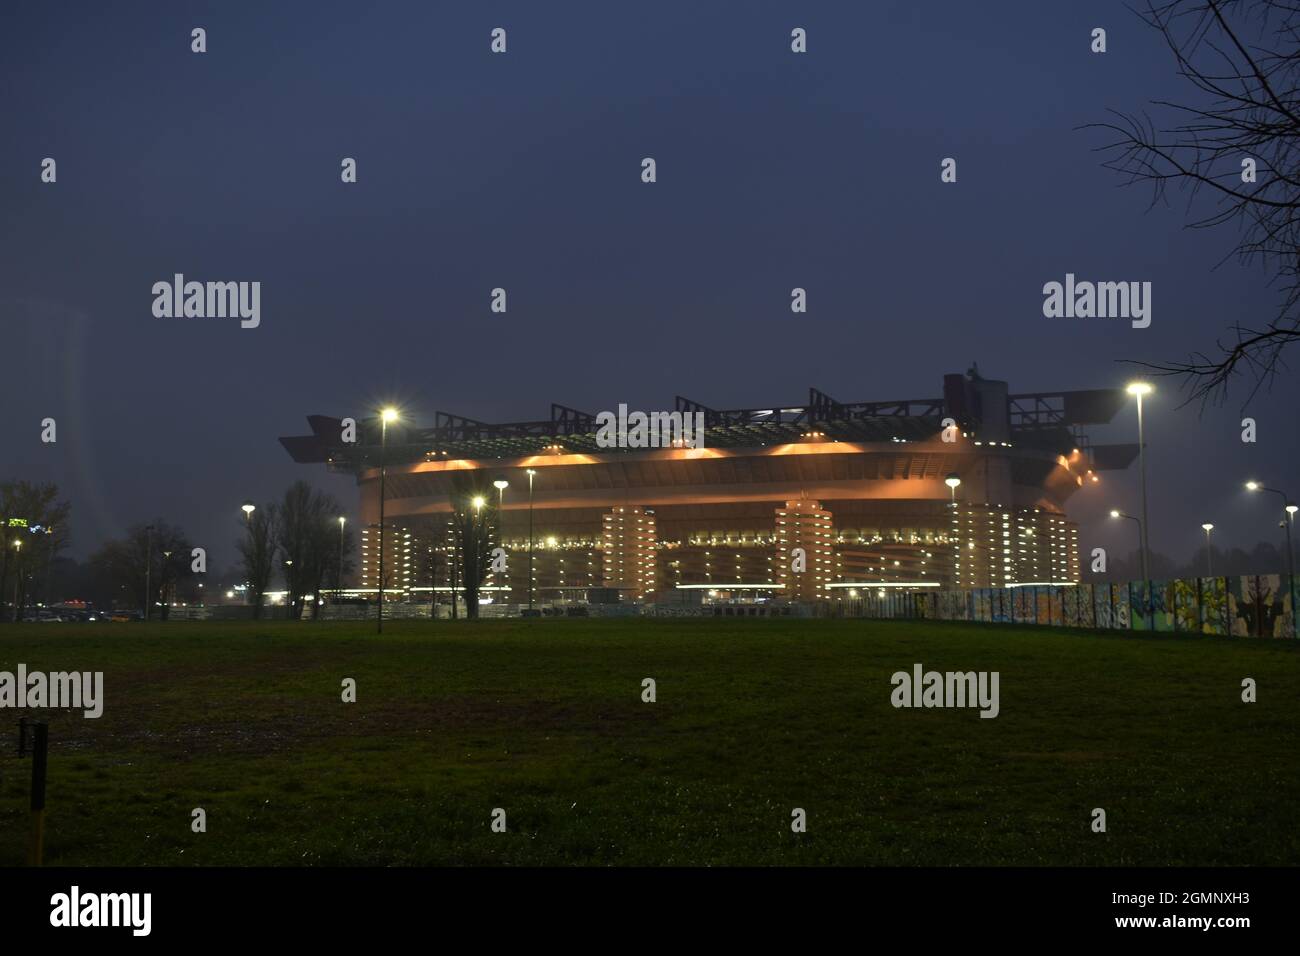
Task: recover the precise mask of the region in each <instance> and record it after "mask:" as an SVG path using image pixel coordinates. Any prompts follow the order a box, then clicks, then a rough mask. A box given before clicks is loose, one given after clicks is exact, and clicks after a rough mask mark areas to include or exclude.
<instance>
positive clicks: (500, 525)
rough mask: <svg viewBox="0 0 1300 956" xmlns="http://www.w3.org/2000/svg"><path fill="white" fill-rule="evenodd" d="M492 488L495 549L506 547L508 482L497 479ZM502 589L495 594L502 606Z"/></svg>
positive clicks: (500, 586) (499, 587)
mask: <svg viewBox="0 0 1300 956" xmlns="http://www.w3.org/2000/svg"><path fill="white" fill-rule="evenodd" d="M492 486H493V487H494V488H496V490H497V547H498V548H504V547H505V546H506V536H505V522H506V511H505V508H506V489H507V488H509V487H510V482H508V481H506V480H505V479H504V478H498V479H497V480H496V481H494V482H492ZM506 573H507V575H508V574H509V572H506ZM503 587H504V585H499V586H498V589H497V594H500V595H501V598H502V604H504V603H505V595H504V594H501V590H502V588H503Z"/></svg>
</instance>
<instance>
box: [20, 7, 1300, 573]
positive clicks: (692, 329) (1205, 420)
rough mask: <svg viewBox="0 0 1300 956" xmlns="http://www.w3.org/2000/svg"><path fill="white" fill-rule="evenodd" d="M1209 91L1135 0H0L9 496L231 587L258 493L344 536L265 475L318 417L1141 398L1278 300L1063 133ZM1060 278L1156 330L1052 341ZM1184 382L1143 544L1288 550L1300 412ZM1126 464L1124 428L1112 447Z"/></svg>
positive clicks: (1119, 538) (1085, 540) (1154, 452)
mask: <svg viewBox="0 0 1300 956" xmlns="http://www.w3.org/2000/svg"><path fill="white" fill-rule="evenodd" d="M195 26H202V27H204V28H206V29H207V31H208V52H207V53H206V54H204V55H196V54H193V53H191V52H190V30H191V29H192V28H193V27H195ZM497 26H502V27H505V28H506V29H507V30H508V36H509V52H508V53H507V54H505V55H504V56H499V55H493V54H491V53H490V52H489V49H488V44H489V33H490V31H491V29H492V28H493V27H497ZM795 26H802V27H804V28H806V29H807V30H808V36H809V53H808V54H807V55H803V56H798V55H795V54H793V53H791V52H790V49H789V33H790V30H791V28H792V27H795ZM1095 26H1103V27H1105V28H1106V29H1107V30H1108V35H1109V52H1107V53H1106V54H1104V55H1094V54H1092V53H1090V52H1089V33H1090V30H1091V29H1092V28H1093V27H1095ZM1188 95H1189V94H1188V91H1187V90H1186V89H1185V87H1184V86H1183V85H1182V84H1181V83H1180V81H1178V80H1177V78H1176V77H1175V76H1174V71H1173V67H1172V65H1171V61H1170V57H1169V55H1168V53H1167V51H1166V50H1165V49H1164V47H1163V46H1162V45H1161V43H1160V41H1159V38H1158V37H1156V36H1155V35H1154V34H1153V33H1152V32H1151V31H1150V30H1149V29H1148V28H1146V27H1145V26H1144V25H1143V24H1142V23H1140V21H1139V20H1138V19H1137V18H1136V17H1135V16H1134V15H1133V14H1132V13H1131V12H1129V11H1128V10H1126V9H1125V8H1124V6H1123V5H1122V4H1121V3H1119V2H1098V3H1090V4H1086V5H1083V4H1063V3H1042V2H1041V0H1039V2H1000V3H997V4H992V5H985V4H971V3H967V2H952V3H915V2H896V3H872V4H847V3H845V4H798V3H758V2H756V3H744V4H739V3H731V4H713V3H704V4H702V3H698V2H695V3H685V2H683V3H656V4H653V5H631V4H610V3H573V2H566V3H553V4H542V3H536V2H529V3H518V4H505V3H462V4H432V3H391V2H380V3H373V4H370V3H360V4H352V3H349V4H327V3H311V4H290V3H275V4H261V3H213V4H185V3H175V2H168V3H131V4H119V5H114V6H111V7H110V6H107V5H100V4H90V3H84V4H61V3H50V4H41V5H39V6H35V5H23V7H22V9H19V8H18V7H17V6H16V5H7V6H6V8H5V9H4V11H3V12H2V13H0V129H3V133H4V135H3V136H0V323H2V325H3V338H2V339H0V341H3V343H4V346H3V347H4V351H5V353H6V359H5V362H4V366H3V368H4V370H3V377H2V378H0V381H3V409H4V412H3V419H2V420H0V449H3V451H2V452H0V455H2V456H3V458H2V459H0V475H3V476H4V477H25V478H31V479H38V480H50V481H56V482H58V483H59V485H60V486H61V487H62V488H63V489H64V491H65V493H66V495H67V496H68V497H69V498H70V500H71V501H72V503H73V507H74V516H75V519H76V520H75V524H76V529H75V540H74V545H73V549H72V551H73V553H74V554H76V555H84V554H86V553H88V552H89V551H91V550H93V549H94V548H95V547H97V546H98V545H99V543H100V542H101V541H102V540H103V539H104V538H105V537H106V536H112V535H116V534H119V533H120V532H121V531H122V529H123V528H124V527H125V525H127V524H129V523H130V522H133V521H137V520H141V519H145V518H149V517H153V516H155V515H162V516H165V517H168V518H169V519H172V520H175V521H177V522H179V523H180V524H181V525H182V526H184V527H185V528H186V529H188V530H189V531H190V533H191V535H192V537H194V539H195V541H196V543H198V544H203V545H206V546H207V547H208V548H209V550H210V552H211V553H212V555H213V557H214V558H215V559H216V560H217V561H218V562H220V563H224V562H226V561H228V560H229V559H230V558H231V556H232V555H233V547H232V542H233V540H234V538H235V536H236V534H237V533H238V520H239V517H240V514H239V511H238V506H239V504H240V502H242V501H243V500H244V499H245V498H247V497H253V498H255V499H256V500H258V501H264V500H266V499H268V498H269V497H271V496H273V495H276V494H278V493H279V492H280V491H281V490H282V489H283V487H284V486H285V485H286V484H287V483H288V482H289V481H291V480H292V479H294V478H296V477H309V478H311V479H313V480H314V481H316V482H317V483H319V484H322V485H323V486H325V487H327V488H329V489H331V490H333V491H334V492H335V493H336V494H338V495H339V496H340V497H341V498H342V500H344V501H345V502H346V503H347V504H348V505H349V507H352V506H354V505H355V492H354V490H353V488H352V485H351V482H350V481H349V480H347V479H345V478H339V477H329V476H327V475H325V474H324V473H323V472H322V471H321V470H319V469H310V468H303V467H300V466H296V465H294V464H293V463H292V462H291V461H290V460H289V459H288V457H287V455H285V453H284V452H283V451H282V449H281V448H280V446H279V444H278V443H277V441H276V438H277V436H279V435H285V434H296V433H301V432H303V431H305V430H306V428H305V422H304V416H305V415H307V414H309V413H315V412H319V413H324V414H333V415H347V414H352V415H357V416H360V415H361V414H364V413H365V410H366V409H367V408H369V407H373V406H374V405H375V404H376V403H380V402H387V401H390V400H396V401H398V402H400V403H401V404H403V405H404V406H405V407H406V408H407V409H408V410H409V411H410V413H411V414H412V415H413V416H414V417H415V418H416V419H417V420H420V421H422V422H423V421H427V420H428V419H430V418H431V416H432V413H433V410H434V409H444V410H447V411H453V412H457V413H460V414H464V415H468V416H471V417H474V418H480V419H486V420H492V419H526V418H527V419H531V418H545V417H546V416H547V414H548V412H549V403H550V402H551V401H558V402H561V403H564V404H568V405H573V406H576V407H579V408H584V409H587V410H590V411H593V412H594V411H600V410H602V409H612V408H615V407H617V405H618V403H620V402H627V403H628V404H629V405H630V406H631V407H634V408H646V409H653V408H670V407H671V403H672V399H673V396H674V395H675V394H678V393H681V394H685V395H688V396H690V397H692V398H696V399H697V400H700V401H704V402H706V403H708V404H711V405H715V406H718V407H731V406H742V405H765V404H768V403H786V404H801V403H802V402H803V401H804V400H805V399H806V395H807V388H808V386H809V385H816V386H817V387H819V388H821V389H823V390H825V391H827V392H829V393H830V394H832V395H834V396H836V397H837V398H839V399H841V400H844V401H855V400H857V401H861V400H869V399H888V398H921V397H931V396H938V395H939V394H940V392H941V377H942V375H943V373H945V372H959V371H964V370H965V369H966V368H967V367H969V365H970V363H971V362H972V361H978V362H979V365H980V369H981V371H982V372H983V373H984V374H985V375H986V376H987V377H993V378H1004V379H1007V380H1008V381H1009V382H1010V383H1011V388H1012V391H1020V392H1024V391H1039V390H1051V389H1070V388H1088V387H1097V386H1104V385H1111V384H1118V383H1122V382H1123V381H1125V380H1127V379H1128V378H1129V377H1131V375H1132V372H1131V371H1129V370H1127V369H1126V368H1125V367H1124V366H1121V365H1119V364H1117V363H1116V360H1117V359H1120V358H1133V359H1150V360H1158V359H1175V358H1182V357H1184V356H1185V355H1186V352H1187V351H1188V349H1190V348H1192V347H1202V348H1206V349H1208V348H1210V347H1211V346H1212V345H1213V341H1214V339H1215V338H1216V337H1217V336H1219V335H1220V334H1221V333H1222V330H1223V329H1225V328H1226V327H1227V326H1228V324H1229V323H1231V322H1233V321H1236V320H1241V321H1244V322H1256V323H1261V322H1263V321H1265V320H1267V318H1269V317H1271V316H1272V314H1273V309H1274V307H1275V303H1276V295H1275V293H1274V292H1273V291H1272V290H1271V289H1269V288H1268V286H1267V276H1266V275H1265V274H1264V273H1262V272H1261V271H1259V270H1258V269H1250V270H1248V269H1244V268H1242V267H1240V266H1238V265H1237V264H1236V263H1235V261H1234V262H1229V263H1228V264H1226V265H1223V266H1221V267H1220V268H1218V269H1217V270H1215V271H1212V269H1213V267H1214V266H1215V264H1216V263H1217V262H1218V261H1219V260H1220V259H1221V258H1222V257H1223V256H1224V254H1225V253H1226V252H1228V251H1229V250H1230V249H1231V247H1232V245H1233V240H1234V235H1233V234H1232V233H1230V232H1229V231H1225V230H1218V231H1209V232H1206V231H1200V232H1195V231H1190V230H1186V229H1184V228H1183V225H1184V222H1185V221H1186V218H1187V217H1186V211H1185V209H1184V208H1183V207H1182V206H1181V205H1180V204H1179V203H1178V201H1177V199H1178V197H1175V202H1174V204H1173V205H1172V207H1171V208H1158V209H1156V210H1154V211H1152V212H1150V213H1147V212H1146V211H1145V210H1146V206H1147V201H1148V198H1149V194H1148V193H1147V192H1146V191H1145V190H1144V189H1142V188H1140V187H1134V188H1127V189H1125V188H1121V187H1120V186H1119V185H1118V179H1117V177H1116V176H1115V175H1114V174H1112V173H1110V172H1107V171H1106V170H1104V169H1102V168H1101V167H1100V157H1099V156H1098V155H1097V154H1095V153H1093V152H1091V149H1092V148H1093V147H1095V146H1097V145H1099V144H1100V143H1101V142H1102V140H1103V136H1102V135H1101V134H1099V133H1096V132H1087V131H1078V130H1076V129H1075V127H1076V126H1078V125H1080V124H1083V123H1087V122H1091V121H1100V120H1104V119H1105V118H1106V116H1107V113H1106V110H1107V109H1108V108H1118V109H1138V108H1142V107H1143V106H1144V105H1145V104H1146V102H1147V101H1149V100H1152V99H1157V98H1161V97H1175V98H1179V99H1185V98H1187V96H1188ZM46 156H50V157H54V158H55V159H56V160H57V162H58V183H57V184H56V185H52V186H51V185H43V184H42V183H41V182H40V181H39V172H40V162H41V160H42V159H43V158H44V157H46ZM344 156H351V157H356V159H357V160H358V163H359V180H360V181H359V183H357V184H356V185H351V186H345V185H343V184H342V183H341V182H340V181H339V163H340V160H341V159H342V157H344ZM645 156H653V157H655V159H656V160H657V162H658V175H659V182H658V183H656V184H654V185H651V186H647V185H643V184H642V183H641V182H640V161H641V159H642V157H645ZM946 156H952V157H955V158H956V159H957V161H958V182H957V184H956V185H943V184H941V183H940V181H939V162H940V160H941V159H942V158H943V157H946ZM175 272H182V273H184V274H185V275H186V276H187V277H189V278H193V279H199V280H247V281H252V280H257V281H260V282H261V283H262V319H261V326H260V327H259V328H257V329H252V330H244V329H241V328H239V324H238V322H237V321H236V320H220V319H158V318H154V316H153V315H152V313H151V304H152V295H151V293H150V288H151V286H152V284H153V283H154V282H156V281H159V280H169V279H170V277H171V276H172V274H173V273H175ZM1066 272H1074V273H1076V274H1077V275H1078V276H1079V277H1080V278H1090V279H1094V280H1146V281H1151V282H1152V283H1153V284H1154V292H1153V301H1154V320H1153V323H1152V325H1151V327H1150V328H1149V329H1146V330H1134V329H1131V328H1129V327H1128V324H1127V323H1125V322H1116V321H1106V320H1095V319H1094V320H1050V319H1046V318H1044V317H1043V314H1042V293H1041V289H1042V286H1043V283H1045V282H1048V281H1052V280H1057V281H1060V280H1062V279H1063V278H1064V276H1065V273H1066ZM496 286H503V287H505V288H506V289H507V290H508V294H509V311H508V313H507V314H505V315H494V314H492V313H491V312H489V310H488V302H489V292H490V290H491V289H492V288H493V287H496ZM794 286H802V287H804V288H806V289H807V290H808V295H809V312H808V314H807V315H806V316H796V315H793V314H792V313H791V312H790V309H789V296H790V289H791V288H792V287H794ZM1158 387H1159V388H1160V389H1161V391H1160V392H1158V394H1157V395H1155V396H1153V397H1152V398H1151V399H1150V400H1149V403H1148V406H1147V407H1148V409H1149V421H1150V433H1149V442H1150V448H1151V457H1150V467H1151V476H1152V481H1153V488H1154V491H1153V494H1152V501H1151V510H1152V522H1153V533H1152V547H1153V548H1154V549H1155V550H1158V551H1164V552H1167V553H1171V554H1173V555H1175V556H1177V557H1179V558H1182V557H1185V556H1187V555H1189V554H1190V553H1192V552H1193V551H1194V549H1195V548H1196V547H1197V546H1198V544H1199V542H1200V540H1201V539H1200V535H1201V532H1200V528H1199V526H1200V524H1201V522H1202V521H1206V520H1210V521H1213V522H1214V523H1215V524H1216V525H1218V526H1219V527H1220V529H1221V536H1220V537H1219V541H1220V542H1221V543H1222V544H1225V545H1229V544H1242V545H1247V546H1249V545H1252V544H1253V543H1254V542H1255V541H1257V540H1259V539H1260V538H1261V537H1267V538H1268V539H1269V540H1274V539H1275V538H1276V536H1277V531H1276V517H1275V516H1274V514H1273V510H1272V509H1271V508H1270V507H1266V506H1265V504H1264V502H1263V501H1261V500H1258V499H1253V498H1249V497H1247V495H1246V494H1245V493H1244V492H1241V491H1239V490H1238V489H1239V488H1240V483H1241V481H1242V480H1244V479H1245V478H1247V477H1250V476H1252V475H1255V476H1260V477H1262V478H1264V479H1266V480H1270V481H1272V482H1276V483H1279V484H1283V485H1284V486H1285V484H1286V483H1287V482H1290V483H1291V484H1292V485H1293V486H1295V485H1296V484H1297V483H1298V482H1297V480H1296V478H1295V477H1294V476H1295V473H1296V470H1297V468H1296V466H1297V463H1300V453H1298V450H1297V443H1296V428H1295V425H1294V422H1293V416H1294V413H1295V409H1296V407H1297V402H1296V398H1297V386H1296V385H1295V383H1294V382H1293V381H1288V382H1285V383H1282V384H1280V385H1278V386H1275V387H1274V389H1273V391H1272V393H1271V394H1268V395H1264V396H1261V397H1260V398H1258V399H1257V400H1256V401H1255V402H1253V403H1252V405H1251V407H1250V408H1249V409H1248V413H1249V414H1251V415H1253V416H1254V417H1255V418H1256V419H1257V420H1258V422H1259V427H1260V440H1259V443H1258V444H1256V445H1253V446H1243V444H1242V443H1241V441H1240V439H1239V428H1238V426H1237V422H1238V421H1239V420H1240V417H1241V411H1240V403H1241V401H1242V400H1244V397H1245V394H1246V389H1245V388H1240V389H1239V390H1238V391H1237V392H1235V393H1234V395H1233V396H1232V401H1230V402H1229V404H1228V405H1227V406H1226V407H1224V408H1222V409H1215V410H1211V411H1209V412H1207V413H1205V414H1204V415H1201V416H1199V417H1198V410H1197V409H1196V408H1184V409H1181V410H1178V409H1176V405H1177V404H1178V401H1179V398H1178V396H1177V394H1176V392H1175V390H1174V389H1173V387H1172V386H1171V385H1169V384H1160V385H1158ZM47 416H49V417H54V418H56V419H57V421H58V428H59V441H58V443H57V444H56V445H53V446H50V445H42V444H41V443H40V441H39V423H40V420H41V419H42V418H44V417H47ZM1135 435H1136V426H1135V421H1134V416H1133V414H1132V412H1131V410H1130V411H1128V412H1125V413H1123V414H1122V415H1121V416H1120V417H1119V418H1117V420H1116V424H1115V425H1113V426H1111V427H1109V428H1105V429H1097V430H1095V432H1094V435H1093V438H1094V440H1095V441H1099V442H1105V441H1132V440H1135ZM1115 506H1118V507H1121V508H1130V509H1133V510H1136V509H1137V508H1138V495H1137V474H1136V469H1132V470H1131V471H1130V472H1129V473H1128V474H1125V475H1110V476H1107V478H1106V480H1105V482H1104V483H1103V484H1102V485H1100V486H1094V487H1093V488H1090V489H1086V490H1085V491H1084V492H1081V493H1080V494H1079V495H1077V496H1076V497H1075V499H1074V501H1073V503H1072V508H1071V513H1072V515H1073V516H1074V517H1075V518H1077V519H1078V520H1080V521H1081V523H1082V541H1081V544H1082V545H1083V546H1084V547H1085V548H1090V547H1093V546H1097V545H1103V546H1106V547H1109V548H1114V549H1118V550H1120V551H1125V552H1126V551H1127V550H1129V548H1130V546H1131V538H1132V535H1131V530H1130V529H1127V528H1117V527H1115V526H1113V525H1112V524H1111V523H1109V522H1107V521H1106V520H1105V519H1104V517H1103V516H1104V514H1105V511H1106V510H1107V509H1109V508H1110V507H1115Z"/></svg>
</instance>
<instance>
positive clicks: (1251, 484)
mask: <svg viewBox="0 0 1300 956" xmlns="http://www.w3.org/2000/svg"><path fill="white" fill-rule="evenodd" d="M1259 488H1260V484H1259V482H1258V481H1248V482H1246V490H1247V491H1259Z"/></svg>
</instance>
